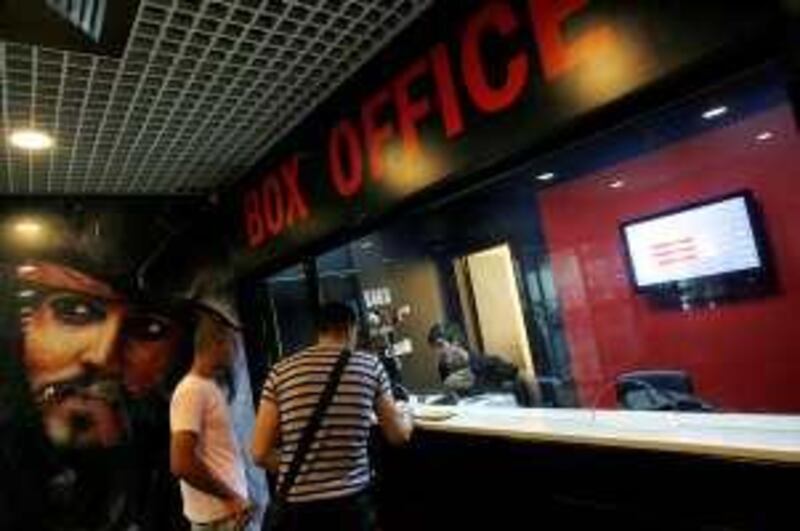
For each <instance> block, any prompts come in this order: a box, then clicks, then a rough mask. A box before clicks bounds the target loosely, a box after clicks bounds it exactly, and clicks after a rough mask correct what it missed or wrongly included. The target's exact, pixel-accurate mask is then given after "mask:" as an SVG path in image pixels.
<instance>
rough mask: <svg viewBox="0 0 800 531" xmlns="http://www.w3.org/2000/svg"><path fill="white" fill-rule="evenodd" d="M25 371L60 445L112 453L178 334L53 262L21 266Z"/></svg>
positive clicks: (165, 365)
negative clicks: (130, 412)
mask: <svg viewBox="0 0 800 531" xmlns="http://www.w3.org/2000/svg"><path fill="white" fill-rule="evenodd" d="M17 277H18V280H19V281H20V285H21V286H22V289H21V290H20V291H19V292H18V294H17V295H18V297H19V298H20V303H21V313H22V323H23V364H24V366H25V370H26V375H27V378H28V382H29V384H30V387H31V392H32V395H33V397H34V400H35V402H36V405H37V407H38V408H39V410H40V411H41V414H42V420H43V425H44V429H45V431H46V433H47V435H48V437H49V439H50V440H51V441H52V442H53V443H54V444H55V445H57V446H60V447H67V448H89V447H113V446H116V445H118V444H120V443H121V442H123V441H124V440H125V439H126V437H127V436H128V435H129V431H130V419H129V416H128V409H129V408H128V407H127V404H126V403H127V402H128V401H129V400H130V399H136V398H142V397H146V396H147V395H148V394H149V393H152V392H154V391H156V390H157V389H158V388H159V385H160V384H161V383H162V380H163V378H164V377H165V374H166V372H167V371H168V369H169V366H170V365H171V363H172V361H173V357H174V356H175V355H176V352H177V350H178V346H179V341H180V337H181V329H180V327H179V326H177V324H176V323H175V321H174V320H172V319H170V318H169V317H166V316H165V315H164V314H163V312H162V313H157V312H156V311H155V309H154V308H148V307H147V306H144V305H141V304H133V303H131V302H130V301H128V300H126V299H125V298H124V297H123V296H122V295H120V294H119V293H117V292H115V291H114V290H113V289H112V287H111V286H110V285H108V284H106V283H104V282H102V281H100V280H98V279H96V278H93V277H91V276H89V275H86V274H84V273H82V272H80V271H77V270H74V269H71V268H69V267H66V266H63V265H59V264H54V263H50V262H37V263H29V264H25V265H23V266H20V267H19V268H18V270H17Z"/></svg>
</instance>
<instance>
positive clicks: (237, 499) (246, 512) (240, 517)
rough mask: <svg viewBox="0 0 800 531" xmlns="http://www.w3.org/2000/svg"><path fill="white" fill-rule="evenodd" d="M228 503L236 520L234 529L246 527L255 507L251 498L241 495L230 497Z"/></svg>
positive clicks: (232, 516)
mask: <svg viewBox="0 0 800 531" xmlns="http://www.w3.org/2000/svg"><path fill="white" fill-rule="evenodd" d="M226 505H227V506H228V509H229V510H230V514H231V518H233V519H234V520H235V522H236V523H235V524H234V529H237V530H238V529H244V528H245V527H247V524H248V523H249V522H250V519H251V518H252V517H253V510H254V509H255V507H254V506H253V504H252V503H250V501H249V500H247V499H245V498H242V497H241V496H234V497H233V498H230V499H229V500H228V501H227V502H226Z"/></svg>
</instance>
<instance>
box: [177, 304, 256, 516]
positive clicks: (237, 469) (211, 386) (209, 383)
mask: <svg viewBox="0 0 800 531" xmlns="http://www.w3.org/2000/svg"><path fill="white" fill-rule="evenodd" d="M199 313H200V319H199V322H198V325H197V332H196V335H195V357H194V362H193V364H192V367H191V369H190V371H189V373H188V374H187V375H186V376H185V377H184V378H183V380H181V382H180V383H179V384H178V386H177V387H176V388H175V392H174V393H173V395H172V403H171V406H170V426H171V431H172V441H171V446H170V461H171V468H172V473H173V474H174V475H175V476H177V477H178V478H179V479H180V484H181V494H182V496H183V512H184V514H185V515H186V518H188V519H189V521H190V522H191V524H192V529H193V530H195V531H199V530H205V531H238V530H240V529H243V528H244V527H245V525H246V524H247V520H248V519H249V516H250V514H251V505H250V503H249V501H248V495H247V480H246V478H245V467H244V461H243V458H242V454H241V451H240V448H239V444H238V442H237V439H236V436H235V434H234V430H233V425H232V423H231V415H230V408H229V405H228V401H227V399H226V393H225V392H224V391H223V389H222V387H221V386H220V384H219V383H218V380H219V378H220V376H221V375H222V374H224V373H225V371H226V370H228V369H229V368H230V365H231V363H232V361H233V354H234V352H235V349H234V344H233V330H232V328H231V323H228V321H227V319H225V318H224V317H223V316H222V315H220V314H217V313H216V312H213V311H210V310H209V311H205V310H203V311H200V312H199Z"/></svg>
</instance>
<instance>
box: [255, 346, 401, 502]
mask: <svg viewBox="0 0 800 531" xmlns="http://www.w3.org/2000/svg"><path fill="white" fill-rule="evenodd" d="M339 355H340V351H339V350H335V349H333V348H330V347H324V346H316V347H311V348H309V349H307V350H305V351H303V352H301V353H299V354H296V355H294V356H292V357H290V358H287V359H285V360H283V361H281V362H279V363H278V364H277V365H276V366H275V367H274V368H273V370H272V371H271V372H270V375H269V376H268V377H267V380H266V382H265V383H264V390H263V393H262V400H268V401H271V402H273V403H275V404H276V405H277V406H278V411H279V414H280V450H281V462H280V477H279V483H281V482H283V480H284V478H285V477H286V474H287V472H288V470H289V465H290V463H291V462H292V458H293V457H294V452H295V450H296V449H297V445H298V443H299V441H300V437H302V433H303V430H304V429H305V427H306V425H307V424H308V422H309V421H310V419H311V415H312V414H313V412H314V409H315V408H316V405H317V403H318V402H319V399H320V395H321V394H322V392H323V390H324V388H325V384H326V383H327V381H328V379H329V377H330V374H331V371H332V370H333V366H334V365H335V363H336V360H337V358H338V357H339ZM390 393H391V388H390V384H389V377H388V376H387V374H386V371H385V369H384V368H383V364H382V363H381V362H380V360H379V359H378V358H377V356H374V355H371V354H366V353H363V352H354V353H353V355H352V356H351V358H350V360H349V362H348V364H347V367H345V369H344V372H343V373H342V379H341V381H340V382H339V386H338V387H337V389H336V393H335V394H334V396H333V400H332V401H331V404H330V406H329V407H328V409H327V410H326V412H325V415H324V417H323V420H322V424H321V425H320V428H319V430H317V432H316V433H315V434H314V439H313V441H312V444H311V447H310V449H309V451H308V453H307V454H306V456H305V459H304V460H303V465H302V467H301V468H300V473H299V474H298V476H297V479H296V480H295V482H294V485H293V486H292V488H291V490H290V491H289V494H288V501H289V502H290V503H302V502H310V501H316V500H327V499H332V498H340V497H344V496H349V495H352V494H356V493H358V492H360V491H362V490H363V489H364V488H366V487H367V485H368V484H369V480H370V467H369V459H368V456H367V439H368V437H369V431H370V426H371V424H372V418H373V416H372V413H373V411H375V407H376V402H377V400H378V398H379V397H381V396H384V395H386V396H389V395H390Z"/></svg>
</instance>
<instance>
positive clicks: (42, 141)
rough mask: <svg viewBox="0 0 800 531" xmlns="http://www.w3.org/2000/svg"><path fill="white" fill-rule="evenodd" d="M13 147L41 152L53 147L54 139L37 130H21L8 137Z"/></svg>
mask: <svg viewBox="0 0 800 531" xmlns="http://www.w3.org/2000/svg"><path fill="white" fill-rule="evenodd" d="M8 139H9V141H10V142H11V145H13V146H15V147H18V148H20V149H27V150H28V151H41V150H43V149H49V148H51V147H53V144H54V141H53V137H52V136H50V135H48V134H47V133H44V132H42V131H37V130H35V129H20V130H19V131H14V132H13V133H11V135H10V136H9V137H8Z"/></svg>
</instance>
